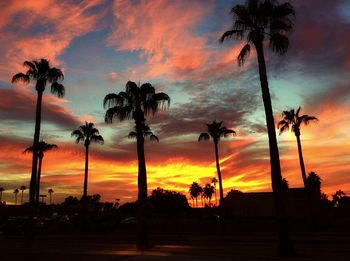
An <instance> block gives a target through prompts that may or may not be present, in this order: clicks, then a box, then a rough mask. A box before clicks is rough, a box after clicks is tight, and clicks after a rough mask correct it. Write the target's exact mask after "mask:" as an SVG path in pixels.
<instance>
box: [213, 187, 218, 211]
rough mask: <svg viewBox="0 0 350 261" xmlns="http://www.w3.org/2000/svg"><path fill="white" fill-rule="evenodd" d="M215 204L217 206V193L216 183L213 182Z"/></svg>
mask: <svg viewBox="0 0 350 261" xmlns="http://www.w3.org/2000/svg"><path fill="white" fill-rule="evenodd" d="M214 186H215V188H214V189H215V205H216V206H218V198H217V195H216V183H215V185H214Z"/></svg>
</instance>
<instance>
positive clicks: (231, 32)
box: [219, 29, 244, 43]
mask: <svg viewBox="0 0 350 261" xmlns="http://www.w3.org/2000/svg"><path fill="white" fill-rule="evenodd" d="M243 34H244V31H243V30H240V29H239V30H236V29H234V30H228V31H226V32H224V33H223V34H222V36H221V37H220V39H219V41H220V43H223V42H224V41H225V39H231V38H232V37H234V38H236V39H238V40H241V39H242V38H243Z"/></svg>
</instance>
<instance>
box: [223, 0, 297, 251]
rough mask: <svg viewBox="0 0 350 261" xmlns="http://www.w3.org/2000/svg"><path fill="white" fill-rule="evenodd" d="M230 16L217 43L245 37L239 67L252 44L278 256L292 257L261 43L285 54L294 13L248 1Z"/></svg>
mask: <svg viewBox="0 0 350 261" xmlns="http://www.w3.org/2000/svg"><path fill="white" fill-rule="evenodd" d="M231 14H232V16H233V25H232V28H231V30H229V31H226V32H225V33H224V34H223V35H222V36H221V39H220V41H221V42H224V41H225V40H226V39H230V38H232V37H235V38H237V39H238V40H242V39H243V38H244V37H245V39H246V43H245V45H244V47H243V48H242V50H241V51H240V53H239V55H238V57H237V60H238V65H240V66H241V65H243V64H244V62H245V60H246V58H247V57H248V56H249V54H250V51H251V45H253V46H254V47H255V50H256V54H257V60H258V65H259V76H260V85H261V91H262V98H263V103H264V108H265V116H266V125H267V131H268V137H269V148H270V165H271V180H272V190H273V193H274V199H275V205H276V213H277V217H278V231H279V233H278V234H279V241H278V242H279V245H278V247H279V254H280V255H283V256H291V255H294V248H293V243H292V241H291V239H290V235H289V228H288V224H287V218H286V209H285V202H284V193H283V187H282V175H281V167H280V160H279V152H278V146H277V140H276V130H275V122H274V118H273V111H272V104H271V97H270V91H269V85H268V80H267V72H266V63H265V55H264V43H265V42H269V46H270V47H271V49H272V51H273V52H276V53H278V54H280V55H282V54H284V53H286V52H287V50H288V47H289V40H288V38H287V37H286V33H287V32H290V31H291V30H292V29H293V21H292V19H293V18H294V16H295V11H294V8H293V6H292V5H291V4H290V3H283V4H279V3H278V1H276V0H247V1H246V3H245V4H244V5H236V6H234V7H233V8H232V9H231ZM265 40H267V41H265Z"/></svg>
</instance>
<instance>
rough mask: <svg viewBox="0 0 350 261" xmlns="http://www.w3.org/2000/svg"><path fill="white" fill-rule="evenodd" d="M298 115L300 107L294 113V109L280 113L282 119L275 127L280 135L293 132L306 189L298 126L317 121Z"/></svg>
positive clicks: (305, 183) (307, 116) (314, 118)
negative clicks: (289, 131)
mask: <svg viewBox="0 0 350 261" xmlns="http://www.w3.org/2000/svg"><path fill="white" fill-rule="evenodd" d="M299 113H300V107H299V108H298V109H297V111H296V112H295V111H294V109H292V110H290V111H284V112H283V113H282V117H283V119H282V120H281V121H280V122H279V123H278V125H277V126H278V128H279V130H280V135H281V134H282V133H283V132H284V131H288V130H289V129H291V131H292V132H294V134H295V136H296V138H297V144H298V153H299V163H300V169H301V175H302V177H303V182H304V187H305V189H307V188H308V186H307V185H308V184H307V177H306V171H305V164H304V158H303V152H302V148H301V142H300V126H301V124H305V125H308V124H309V123H310V122H311V121H317V118H316V117H314V116H309V115H299Z"/></svg>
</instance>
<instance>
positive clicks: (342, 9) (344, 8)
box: [338, 2, 350, 23]
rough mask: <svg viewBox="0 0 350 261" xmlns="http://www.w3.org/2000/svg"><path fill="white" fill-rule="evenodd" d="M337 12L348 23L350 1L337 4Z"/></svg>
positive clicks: (349, 21)
mask: <svg viewBox="0 0 350 261" xmlns="http://www.w3.org/2000/svg"><path fill="white" fill-rule="evenodd" d="M338 12H339V14H340V15H341V17H342V18H343V19H344V21H345V22H347V23H350V3H349V2H345V3H343V4H341V5H339V6H338Z"/></svg>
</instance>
